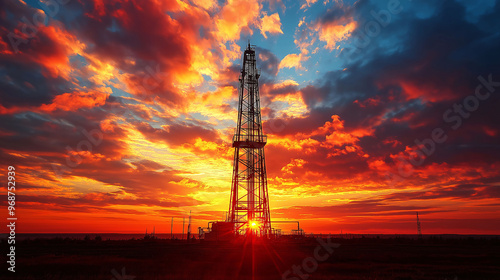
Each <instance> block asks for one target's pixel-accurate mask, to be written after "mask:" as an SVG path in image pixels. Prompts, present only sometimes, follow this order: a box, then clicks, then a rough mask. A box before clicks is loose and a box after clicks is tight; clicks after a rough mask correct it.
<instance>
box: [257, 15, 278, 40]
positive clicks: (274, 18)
mask: <svg viewBox="0 0 500 280" xmlns="http://www.w3.org/2000/svg"><path fill="white" fill-rule="evenodd" d="M266 32H269V34H283V31H282V30H281V21H280V15H279V14H278V13H274V14H272V15H270V16H268V15H267V14H266V13H264V16H263V17H262V19H261V24H260V33H261V34H262V36H264V38H266V39H267V35H266Z"/></svg>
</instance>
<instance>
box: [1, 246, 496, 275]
mask: <svg viewBox="0 0 500 280" xmlns="http://www.w3.org/2000/svg"><path fill="white" fill-rule="evenodd" d="M323 243H324V244H328V243H327V242H326V241H323ZM331 243H338V244H340V246H339V247H338V248H333V247H332V246H327V245H326V247H328V248H329V250H333V251H330V252H328V251H327V249H325V247H324V246H323V247H322V246H321V245H320V243H319V242H318V240H316V239H312V238H311V239H307V240H304V241H302V242H300V243H299V242H267V243H265V244H263V243H259V242H255V243H252V242H241V243H239V244H232V243H221V242H219V243H216V242H199V241H195V242H194V243H187V242H186V241H185V240H184V241H170V240H149V241H144V240H130V241H124V240H121V241H83V240H62V239H57V240H24V241H21V242H18V244H17V246H16V257H17V260H16V273H15V274H14V273H11V272H8V271H7V266H6V257H5V254H4V253H2V263H3V268H2V270H3V271H2V272H1V273H0V275H3V276H2V277H1V278H2V279H47V280H50V279H106V280H110V279H116V280H122V279H130V280H131V279H136V280H141V279H147V280H156V279H266V280H267V279H276V280H278V279H291V280H299V279H414V280H416V279H441V280H444V279H449V280H453V279H457V280H461V279H500V242H499V241H498V240H444V241H443V240H421V241H417V240H403V239H384V240H383V239H375V238H373V239H372V238H367V239H350V240H345V239H337V240H332V241H331ZM331 243H330V244H331ZM5 245H6V243H5V240H3V241H2V252H5V251H6V246H5ZM294 265H295V266H296V268H298V269H299V270H295V272H294V269H293V266H294ZM123 269H124V270H123ZM286 271H289V272H287V274H285V276H283V273H285V272H286ZM13 275H15V277H12V276H13ZM133 276H135V277H133Z"/></svg>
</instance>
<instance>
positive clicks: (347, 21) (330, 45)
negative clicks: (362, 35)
mask: <svg viewBox="0 0 500 280" xmlns="http://www.w3.org/2000/svg"><path fill="white" fill-rule="evenodd" d="M357 26H358V24H357V22H356V21H354V19H353V18H352V17H349V18H341V19H339V20H336V21H333V22H326V23H318V24H317V25H316V31H318V34H319V40H320V41H323V42H326V46H325V49H329V50H333V49H335V48H336V46H337V43H338V42H340V41H343V40H345V39H347V38H349V37H350V36H351V34H352V32H353V31H354V29H356V27H357Z"/></svg>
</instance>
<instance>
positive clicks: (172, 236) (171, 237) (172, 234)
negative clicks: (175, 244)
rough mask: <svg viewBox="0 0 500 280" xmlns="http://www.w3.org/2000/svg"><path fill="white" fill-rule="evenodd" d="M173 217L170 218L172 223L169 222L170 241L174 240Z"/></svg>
mask: <svg viewBox="0 0 500 280" xmlns="http://www.w3.org/2000/svg"><path fill="white" fill-rule="evenodd" d="M173 230H174V217H172V221H171V222H170V239H174V233H173Z"/></svg>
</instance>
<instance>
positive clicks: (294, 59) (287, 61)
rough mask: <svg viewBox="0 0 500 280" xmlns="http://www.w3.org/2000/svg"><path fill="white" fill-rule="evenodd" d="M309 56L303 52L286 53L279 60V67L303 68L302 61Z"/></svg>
mask: <svg viewBox="0 0 500 280" xmlns="http://www.w3.org/2000/svg"><path fill="white" fill-rule="evenodd" d="M309 58H310V57H309V56H306V54H305V52H301V53H300V54H295V53H291V54H287V55H286V56H285V57H284V58H283V59H282V60H281V62H280V65H279V69H281V68H295V69H300V70H303V69H304V68H303V67H302V62H304V61H307V60H308V59H309Z"/></svg>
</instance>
